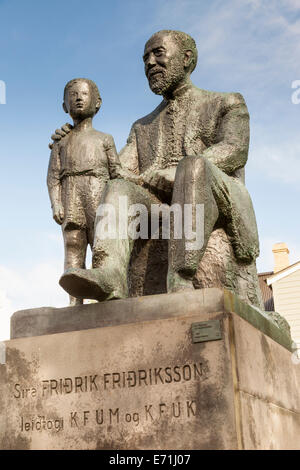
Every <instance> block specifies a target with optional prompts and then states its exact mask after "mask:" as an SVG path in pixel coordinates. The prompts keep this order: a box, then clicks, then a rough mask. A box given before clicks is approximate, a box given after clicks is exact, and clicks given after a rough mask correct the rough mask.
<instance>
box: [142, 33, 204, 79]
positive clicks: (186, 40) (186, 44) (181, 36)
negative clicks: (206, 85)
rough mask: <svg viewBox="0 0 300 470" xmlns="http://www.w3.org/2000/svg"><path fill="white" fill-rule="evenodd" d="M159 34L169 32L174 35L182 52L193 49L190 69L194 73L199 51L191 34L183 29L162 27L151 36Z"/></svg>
mask: <svg viewBox="0 0 300 470" xmlns="http://www.w3.org/2000/svg"><path fill="white" fill-rule="evenodd" d="M157 34H169V35H170V36H172V37H173V38H174V39H175V41H176V42H177V44H178V46H179V47H180V49H181V51H182V52H185V51H187V50H189V51H192V60H191V64H190V67H189V71H190V73H192V72H193V71H194V70H195V67H196V65H197V60H198V51H197V46H196V42H195V40H194V39H193V38H192V37H191V36H189V34H186V33H183V32H182V31H176V30H172V29H162V30H161V31H158V32H157V33H154V34H153V35H152V36H151V38H152V37H153V36H156V35H157ZM151 38H150V39H151ZM150 39H149V41H150Z"/></svg>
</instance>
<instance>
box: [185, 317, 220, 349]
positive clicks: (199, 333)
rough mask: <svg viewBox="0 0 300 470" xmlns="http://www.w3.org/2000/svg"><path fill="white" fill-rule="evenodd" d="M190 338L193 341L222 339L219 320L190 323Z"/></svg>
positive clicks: (201, 341)
mask: <svg viewBox="0 0 300 470" xmlns="http://www.w3.org/2000/svg"><path fill="white" fill-rule="evenodd" d="M192 339H193V343H203V342H204V341H215V340H217V339H222V332H221V321H220V320H210V321H202V322H199V323H192Z"/></svg>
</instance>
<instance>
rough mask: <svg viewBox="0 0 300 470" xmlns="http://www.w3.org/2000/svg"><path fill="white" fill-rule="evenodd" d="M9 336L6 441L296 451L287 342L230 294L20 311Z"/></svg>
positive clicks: (298, 378) (2, 402)
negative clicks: (10, 336)
mask: <svg viewBox="0 0 300 470" xmlns="http://www.w3.org/2000/svg"><path fill="white" fill-rule="evenodd" d="M12 338H14V339H11V340H10V341H7V342H5V343H4V345H3V344H2V346H3V347H2V351H1V355H0V356H1V359H2V360H1V362H2V364H0V410H1V414H0V448H1V449H178V450H180V449H185V450H186V449H300V437H299V436H300V395H299V391H298V390H299V386H300V365H297V364H294V363H293V360H292V359H293V355H292V353H291V352H290V350H289V348H290V338H289V336H288V334H287V333H286V332H285V331H284V330H282V329H280V328H279V327H278V324H277V323H276V321H275V320H274V319H272V318H271V317H268V316H267V315H266V314H263V313H261V312H259V311H258V310H257V309H254V308H252V307H249V306H248V305H246V304H244V303H243V302H241V301H240V300H239V299H238V298H237V297H236V296H234V295H233V294H231V293H230V292H228V291H223V290H221V289H203V290H197V291H194V292H186V293H177V294H162V295H156V296H147V297H142V298H133V299H127V300H118V301H112V302H105V303H101V304H90V305H83V306H78V307H68V308H65V309H51V308H44V309H33V310H27V311H21V312H17V313H16V314H14V316H13V318H12ZM4 346H5V348H4ZM294 362H295V361H294Z"/></svg>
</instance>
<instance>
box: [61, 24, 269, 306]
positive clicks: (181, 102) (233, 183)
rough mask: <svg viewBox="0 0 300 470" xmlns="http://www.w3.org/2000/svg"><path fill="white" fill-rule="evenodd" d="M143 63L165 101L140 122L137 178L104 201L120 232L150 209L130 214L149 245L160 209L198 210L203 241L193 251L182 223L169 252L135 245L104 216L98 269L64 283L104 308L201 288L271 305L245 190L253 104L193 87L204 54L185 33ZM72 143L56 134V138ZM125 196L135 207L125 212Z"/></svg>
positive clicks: (161, 41)
mask: <svg viewBox="0 0 300 470" xmlns="http://www.w3.org/2000/svg"><path fill="white" fill-rule="evenodd" d="M158 50H159V54H157V51H158ZM143 60H144V67H145V73H146V76H147V79H148V83H149V86H150V89H151V90H152V91H153V92H154V93H156V94H158V95H162V97H163V100H162V101H161V103H160V104H159V105H158V106H157V107H156V109H154V110H153V111H152V112H151V113H149V114H148V115H146V116H144V117H142V118H141V119H138V120H137V121H136V122H135V123H133V125H132V128H131V131H130V135H129V137H128V140H127V144H126V145H125V146H124V148H123V149H122V150H121V152H120V155H119V157H120V163H121V166H122V168H123V171H125V169H126V170H127V171H130V175H131V177H130V178H128V177H126V175H125V176H124V178H119V177H117V178H116V176H119V175H120V172H118V173H117V174H116V175H112V176H111V178H110V180H109V181H107V184H106V186H105V190H104V192H103V194H102V197H101V204H103V203H104V204H109V206H107V207H110V208H113V211H112V213H113V214H114V215H115V216H116V228H117V229H118V228H120V227H122V226H123V225H124V226H125V227H126V226H127V225H128V221H129V220H127V212H128V211H129V210H130V208H131V209H132V207H133V205H134V204H142V205H143V206H144V209H146V212H147V213H146V212H145V211H144V216H143V217H142V219H141V218H140V214H138V212H139V211H137V212H133V213H132V212H130V214H131V215H130V217H129V219H130V224H132V223H133V226H134V227H136V230H134V231H135V232H136V231H137V232H139V229H141V232H143V233H144V235H143V237H145V238H146V237H147V236H148V237H149V236H150V234H149V231H148V233H147V234H145V232H146V229H147V227H146V225H147V223H149V215H150V213H151V215H153V213H154V210H153V209H152V205H153V204H156V205H160V204H162V203H163V204H167V205H168V206H170V205H171V206H172V207H173V208H174V205H176V206H177V208H178V207H179V209H184V211H183V212H184V215H185V217H184V219H185V221H186V215H187V214H188V207H190V208H191V209H193V210H192V211H191V215H190V217H189V218H190V219H191V220H190V222H191V226H193V230H194V231H195V233H194V235H196V240H197V243H196V244H195V243H193V244H192V246H191V243H190V242H191V240H190V237H189V236H188V233H186V230H184V231H183V233H182V236H178V237H177V236H175V235H176V232H177V234H178V231H179V229H180V228H181V227H182V220H180V221H178V218H174V226H175V228H174V227H172V229H171V233H170V236H169V248H168V254H167V251H166V247H165V246H164V244H163V243H162V244H159V243H157V242H154V243H152V242H151V243H146V244H142V243H140V244H137V245H136V247H135V248H134V243H133V240H132V239H131V237H126V236H123V235H124V233H122V236H121V237H113V238H106V237H105V238H104V237H103V230H102V229H103V228H104V227H103V217H102V216H100V215H99V217H98V216H97V217H96V220H95V234H94V243H93V261H92V265H93V267H92V269H83V268H82V267H80V266H79V265H76V267H73V268H70V269H68V270H67V271H66V272H65V273H64V274H63V275H62V277H61V279H60V285H61V286H62V287H63V288H64V289H65V290H66V291H67V292H68V293H69V294H70V295H71V296H74V297H76V298H78V299H95V300H98V301H105V300H111V299H120V298H127V297H128V296H134V295H145V294H154V293H162V292H166V291H167V292H169V293H171V292H177V291H181V290H183V288H185V289H191V288H193V285H194V286H195V287H197V288H203V287H225V288H228V289H230V290H232V291H233V292H235V293H236V294H237V295H241V296H242V298H243V299H244V300H245V301H246V302H249V303H251V304H253V305H256V306H258V307H262V302H261V298H260V290H259V287H258V280H257V273H256V267H255V260H256V258H257V256H258V254H259V242H258V233H257V225H256V219H255V214H254V210H253V206H252V202H251V198H250V195H249V193H248V191H247V189H246V187H245V184H244V183H245V181H244V180H245V178H244V177H245V165H246V162H247V158H248V147H249V113H248V110H247V106H246V104H245V101H244V99H243V97H242V96H241V95H240V94H239V93H220V92H214V91H207V90H203V89H200V88H197V87H196V86H195V85H193V83H192V82H191V80H190V75H191V73H192V72H193V70H194V68H195V66H196V62H197V49H196V44H195V42H194V40H193V39H192V38H191V37H190V36H189V35H187V34H185V33H183V32H180V31H169V30H168V31H166V30H164V31H160V32H158V33H155V34H154V35H152V36H151V38H150V39H149V40H148V41H147V43H146V45H145V49H144V55H143ZM65 138H66V137H63V138H62V139H61V136H60V135H58V136H57V135H55V139H60V140H62V141H63V140H64V139H65ZM115 159H116V156H115ZM133 177H134V178H133ZM134 183H135V184H134ZM120 199H122V200H123V201H124V200H125V201H126V202H124V204H123V203H122V205H120ZM176 206H175V207H176ZM202 208H204V216H203V215H201V214H200V212H201V211H202ZM198 209H201V210H200V212H199V214H198V215H199V217H198V216H196V214H197V213H198ZM128 214H129V212H128ZM175 221H176V222H175ZM151 222H152V220H151ZM123 223H124V224H123ZM184 225H186V224H184ZM138 227H139V229H138ZM142 227H143V230H142ZM176 228H177V230H176ZM202 228H203V230H202ZM221 229H222V230H221ZM122 232H123V230H122ZM136 234H137V233H136ZM202 235H203V236H202ZM133 249H134V250H135V251H134V253H133ZM156 249H157V251H158V252H157V253H156V255H154V252H155V250H156ZM138 253H139V254H140V256H141V260H139V257H138ZM132 255H133V256H132ZM155 256H156V257H155ZM154 257H155V259H154ZM152 258H153V259H152ZM167 258H168V270H167V263H166V259H167ZM130 263H131V272H130V276H131V277H130V276H129V278H128V272H129V271H130V270H129V265H130Z"/></svg>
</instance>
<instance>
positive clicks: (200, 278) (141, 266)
mask: <svg viewBox="0 0 300 470" xmlns="http://www.w3.org/2000/svg"><path fill="white" fill-rule="evenodd" d="M167 272H168V244H167V241H166V240H149V241H144V240H138V241H137V242H136V243H135V247H134V250H133V254H132V256H131V263H130V269H129V275H128V283H129V294H130V297H136V296H142V295H149V294H162V293H165V292H167V283H166V281H167ZM193 284H194V287H195V288H196V289H203V288H206V287H219V288H225V289H228V290H231V291H233V292H234V293H235V294H236V295H238V296H239V297H240V298H241V299H242V300H244V301H245V302H246V303H249V304H251V305H255V306H257V307H259V308H261V309H263V303H262V299H261V293H260V288H259V283H258V277H257V270H256V264H255V263H252V264H245V263H242V262H240V261H238V260H237V259H236V258H235V256H234V253H233V249H232V246H231V243H230V241H229V239H228V236H227V235H226V233H225V231H224V230H223V229H216V230H215V231H214V232H213V233H212V235H211V237H210V239H209V242H208V245H207V248H206V251H205V253H204V256H203V258H202V260H201V261H200V263H199V265H198V270H197V273H196V275H195V277H194V281H193Z"/></svg>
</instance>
